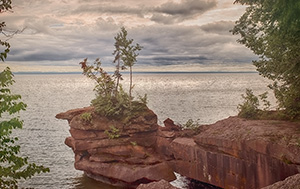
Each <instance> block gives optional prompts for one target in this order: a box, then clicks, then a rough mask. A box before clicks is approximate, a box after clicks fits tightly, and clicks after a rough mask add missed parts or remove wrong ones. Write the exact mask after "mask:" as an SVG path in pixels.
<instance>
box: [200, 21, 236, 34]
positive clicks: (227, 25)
mask: <svg viewBox="0 0 300 189" xmlns="http://www.w3.org/2000/svg"><path fill="white" fill-rule="evenodd" d="M233 26H234V22H233V21H218V22H213V23H209V24H205V25H202V26H201V29H202V30H204V31H205V32H208V33H217V34H228V35H232V34H231V33H230V32H229V30H231V29H232V28H233Z"/></svg>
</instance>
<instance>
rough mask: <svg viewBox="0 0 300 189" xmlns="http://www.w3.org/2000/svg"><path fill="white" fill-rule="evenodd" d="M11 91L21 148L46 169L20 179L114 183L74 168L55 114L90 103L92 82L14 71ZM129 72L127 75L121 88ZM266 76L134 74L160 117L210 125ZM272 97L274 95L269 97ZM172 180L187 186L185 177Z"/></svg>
mask: <svg viewBox="0 0 300 189" xmlns="http://www.w3.org/2000/svg"><path fill="white" fill-rule="evenodd" d="M15 80H16V83H15V84H14V85H13V86H12V91H13V92H14V93H16V94H20V95H22V100H23V101H24V102H25V103H27V105H28V107H27V110H26V111H24V112H22V113H21V115H20V116H21V118H22V119H23V120H24V126H23V129H22V130H17V131H16V132H15V135H17V136H19V138H20V141H19V142H20V145H21V153H22V154H23V155H25V156H28V157H29V159H30V160H31V161H33V162H35V163H37V164H42V165H44V166H47V167H49V168H50V170H51V172H50V173H45V174H40V175H38V176H35V177H34V178H32V179H30V180H28V181H25V182H23V183H22V187H34V188H91V189H92V188H104V189H105V188H114V187H111V186H107V185H104V184H101V183H99V182H95V181H93V180H91V179H89V178H86V177H85V176H84V175H83V173H82V171H78V170H75V169H74V165H73V163H74V154H73V152H72V150H71V149H70V148H69V147H67V146H66V145H65V144H64V140H65V138H66V137H68V136H70V134H69V131H68V130H69V126H68V123H67V121H64V120H57V119H56V118H55V115H56V114H58V113H60V112H64V111H67V110H70V109H73V108H80V107H86V106H89V105H90V101H91V99H93V98H94V97H95V95H94V92H93V87H94V82H93V81H91V80H89V79H87V78H85V77H84V76H82V75H80V74H53V75H50V74H32V75H16V76H15ZM126 81H128V75H127V76H126V75H125V79H124V81H123V83H125V84H123V85H124V87H125V88H128V86H126ZM267 82H268V81H267V80H265V79H264V78H262V77H261V76H259V75H258V74H257V73H246V74H245V73H210V74H208V73H198V74H136V75H134V83H135V88H134V91H135V93H136V94H140V95H144V94H147V95H148V100H149V103H148V106H149V108H150V109H152V110H153V111H154V112H155V113H156V114H157V115H158V118H159V124H162V122H163V121H164V120H165V119H166V118H171V119H173V120H174V121H175V122H177V123H185V122H186V121H187V120H188V119H193V120H198V122H199V123H200V124H210V123H214V122H216V121H217V120H220V119H224V118H227V117H228V116H233V115H236V114H237V108H236V107H237V105H238V104H239V103H241V102H242V98H241V94H243V93H245V89H246V88H251V89H253V91H254V92H255V94H261V93H263V92H264V91H266V90H268V88H267V87H266V86H267ZM271 101H274V99H271ZM172 184H174V185H176V186H177V187H180V188H188V186H187V185H186V184H185V181H184V179H183V178H179V179H178V180H176V181H175V182H173V183H172Z"/></svg>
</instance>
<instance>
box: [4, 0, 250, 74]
mask: <svg viewBox="0 0 300 189" xmlns="http://www.w3.org/2000/svg"><path fill="white" fill-rule="evenodd" d="M12 1H13V10H12V12H4V13H1V15H0V21H5V22H6V25H7V27H6V31H5V32H9V31H17V30H19V31H22V32H20V33H18V34H16V35H14V36H13V37H12V38H11V39H9V41H8V42H9V43H10V44H11V52H10V53H9V55H8V58H7V60H6V63H5V64H2V63H1V64H0V66H2V67H3V66H6V65H9V66H10V67H11V68H12V70H13V71H23V72H26V71H41V72H45V71H59V72H70V71H80V66H79V62H81V61H82V60H83V59H84V58H88V62H90V63H92V62H93V61H94V60H95V59H96V58H100V60H101V62H102V65H103V67H104V68H106V69H108V71H110V70H113V66H114V65H113V63H112V62H113V59H114V57H113V55H112V52H113V51H114V36H116V35H117V33H118V32H120V28H121V27H122V26H124V27H125V28H126V29H127V31H128V37H129V38H131V39H134V43H139V44H140V45H141V46H143V49H142V50H141V51H140V52H139V56H138V58H137V63H136V65H135V66H134V70H135V71H253V70H255V68H254V66H253V65H252V63H251V61H252V60H253V59H255V58H256V56H255V55H254V54H253V53H252V52H251V51H250V50H249V49H247V48H246V47H244V46H243V45H241V44H239V43H237V42H236V40H237V39H238V38H239V36H235V35H232V34H231V33H230V32H229V30H230V29H232V28H233V26H234V23H235V21H236V20H238V19H239V17H240V16H241V15H242V14H243V13H244V11H245V7H244V6H242V5H239V4H233V2H234V0H151V1H149V0H147V1H146V0H26V1H24V0H12ZM1 38H2V39H3V35H2V36H1Z"/></svg>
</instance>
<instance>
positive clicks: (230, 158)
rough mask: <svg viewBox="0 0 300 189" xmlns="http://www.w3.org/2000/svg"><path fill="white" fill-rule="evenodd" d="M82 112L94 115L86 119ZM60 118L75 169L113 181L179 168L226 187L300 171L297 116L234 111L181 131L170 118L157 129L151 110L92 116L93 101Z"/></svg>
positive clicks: (261, 183)
mask: <svg viewBox="0 0 300 189" xmlns="http://www.w3.org/2000/svg"><path fill="white" fill-rule="evenodd" d="M83 113H90V114H91V116H92V120H91V121H90V122H87V121H86V120H84V119H83V118H82V117H81V115H82V114H83ZM56 117H57V118H59V119H66V120H68V122H69V125H70V133H71V137H68V138H67V139H66V140H65V143H66V144H67V145H68V146H69V147H71V148H72V149H73V151H74V153H75V168H76V169H78V170H83V171H84V172H85V173H86V175H88V176H89V177H91V178H94V179H96V180H99V181H102V182H104V183H109V184H112V185H119V186H124V187H137V186H138V185H139V184H147V183H149V182H152V181H154V182H155V181H160V180H162V179H163V180H166V181H171V180H174V179H175V176H174V174H173V171H174V172H177V173H179V174H181V175H184V176H186V177H189V178H192V179H195V180H198V181H201V182H205V183H209V184H212V185H215V186H218V187H222V188H236V189H239V188H246V189H248V188H249V189H254V188H255V189H256V188H262V187H266V186H268V185H271V184H273V183H275V182H277V181H282V180H284V179H285V178H287V177H289V176H292V175H295V174H297V173H300V123H296V122H294V123H293V122H284V121H271V120H266V121H261V120H245V119H242V118H238V117H229V118H228V119H225V120H221V121H218V122H217V123H215V124H211V125H204V126H201V127H200V128H198V129H196V130H181V128H180V127H178V126H176V125H175V124H174V122H173V121H172V120H171V119H167V120H166V121H165V122H164V124H165V127H159V126H158V125H157V116H156V115H155V114H154V113H153V112H152V111H151V110H148V111H147V113H145V114H143V116H140V117H137V118H135V119H133V120H131V124H130V125H124V124H123V123H121V122H118V121H114V120H108V119H107V118H104V117H99V116H97V115H95V114H94V112H93V108H92V107H88V108H81V109H76V110H70V111H68V112H65V113H61V114H58V115H57V116H56ZM297 178H298V177H297ZM160 182H161V183H162V182H163V181H160ZM160 182H158V183H160ZM158 183H152V184H149V185H147V186H148V187H150V186H151V187H152V185H155V187H157V186H158V185H159V184H158ZM165 184H166V183H165V182H164V185H162V186H165ZM166 186H168V185H166ZM141 187H145V185H141V186H140V188H141ZM168 187H169V186H168ZM158 189H159V188H158Z"/></svg>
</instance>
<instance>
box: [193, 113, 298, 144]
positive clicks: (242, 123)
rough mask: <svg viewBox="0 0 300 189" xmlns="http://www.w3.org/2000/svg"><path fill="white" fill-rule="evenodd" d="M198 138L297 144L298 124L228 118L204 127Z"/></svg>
mask: <svg viewBox="0 0 300 189" xmlns="http://www.w3.org/2000/svg"><path fill="white" fill-rule="evenodd" d="M204 128H205V129H204V131H203V132H201V133H200V134H199V135H197V137H196V138H198V137H200V138H201V137H204V138H208V137H209V138H210V137H212V138H219V139H226V140H257V139H264V140H271V141H274V142H277V143H282V144H285V145H288V144H299V146H300V122H288V121H277V120H248V119H243V118H239V117H236V116H235V117H229V118H227V119H224V120H221V121H218V122H216V123H214V124H211V125H206V126H204Z"/></svg>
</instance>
